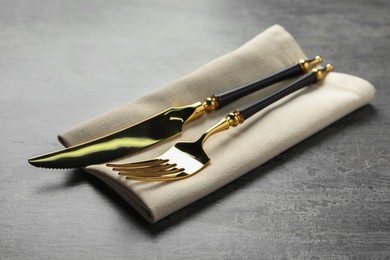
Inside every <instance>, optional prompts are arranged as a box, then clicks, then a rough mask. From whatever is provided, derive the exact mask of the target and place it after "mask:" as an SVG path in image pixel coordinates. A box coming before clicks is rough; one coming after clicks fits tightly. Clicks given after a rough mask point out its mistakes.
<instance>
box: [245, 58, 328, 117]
mask: <svg viewBox="0 0 390 260" xmlns="http://www.w3.org/2000/svg"><path fill="white" fill-rule="evenodd" d="M332 70H333V66H332V65H330V64H327V65H326V67H325V68H322V69H313V70H312V71H311V72H310V73H308V74H306V75H304V76H302V77H301V78H300V79H298V80H297V81H295V82H293V83H291V84H289V85H288V86H287V87H285V88H283V89H281V90H279V91H277V92H275V93H274V94H272V95H270V96H268V97H266V98H264V99H262V100H260V101H259V102H257V103H255V104H252V105H249V106H245V107H243V108H241V109H239V110H238V111H239V112H240V114H241V116H242V117H243V119H244V120H246V119H248V118H250V117H251V116H253V115H254V114H256V113H257V112H259V111H260V110H262V109H263V108H265V107H267V106H269V105H271V104H272V103H274V102H276V101H278V100H279V99H281V98H283V97H285V96H287V95H289V94H291V93H293V92H295V91H297V90H299V89H301V88H303V87H306V86H309V85H311V84H314V83H316V82H318V81H320V80H321V79H323V78H324V77H325V75H326V74H327V73H328V72H330V71H332Z"/></svg>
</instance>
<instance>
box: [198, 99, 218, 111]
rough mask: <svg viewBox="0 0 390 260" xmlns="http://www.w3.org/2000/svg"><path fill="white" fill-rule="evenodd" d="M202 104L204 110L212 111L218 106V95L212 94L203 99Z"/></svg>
mask: <svg viewBox="0 0 390 260" xmlns="http://www.w3.org/2000/svg"><path fill="white" fill-rule="evenodd" d="M202 106H203V107H204V109H205V111H206V112H207V113H210V112H213V111H215V110H217V109H218V108H219V100H218V97H216V96H212V97H208V98H206V100H205V101H203V103H202Z"/></svg>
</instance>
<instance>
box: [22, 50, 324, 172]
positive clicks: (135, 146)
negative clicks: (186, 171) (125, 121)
mask: <svg viewBox="0 0 390 260" xmlns="http://www.w3.org/2000/svg"><path fill="white" fill-rule="evenodd" d="M321 62H322V58H321V57H320V56H316V57H315V58H314V59H301V60H299V61H298V62H297V63H295V64H293V65H291V66H288V67H286V68H284V69H282V70H281V71H279V72H276V73H274V74H272V75H270V76H267V77H265V78H263V79H261V80H258V81H256V82H253V83H250V84H247V85H244V86H241V87H238V88H235V89H233V90H230V91H227V92H224V93H221V94H215V95H213V96H211V97H209V98H206V99H205V101H203V102H196V103H194V104H191V105H187V106H181V107H172V108H169V109H167V110H165V111H163V112H161V113H160V114H157V115H155V116H152V117H150V118H148V119H146V120H144V121H142V122H139V123H137V124H134V125H131V126H129V127H126V128H124V129H122V130H119V131H117V132H114V133H111V134H108V135H106V136H103V137H100V138H97V139H94V140H91V141H88V142H85V143H82V144H79V145H75V146H71V147H68V148H65V149H62V150H59V151H55V152H51V153H47V154H43V155H39V156H35V157H32V158H30V159H28V162H29V163H30V164H32V165H34V166H36V167H43V168H80V167H86V166H88V165H93V164H101V163H106V162H110V161H112V160H115V159H118V158H122V157H124V156H127V155H131V154H133V153H136V152H139V151H142V150H143V149H145V148H147V147H150V146H152V145H155V144H158V143H160V142H162V141H164V140H167V139H170V138H172V137H174V136H177V135H179V134H180V133H181V132H182V130H183V126H184V125H185V124H187V123H188V122H190V121H192V120H194V119H197V118H199V117H201V116H202V115H204V114H206V113H209V112H212V111H215V110H218V109H220V108H222V107H224V106H226V105H228V104H230V103H231V102H233V101H235V100H237V99H239V98H241V97H244V96H246V95H249V94H251V93H253V92H255V91H258V90H260V89H263V88H266V87H268V86H270V85H272V84H275V83H277V82H280V81H283V80H286V79H289V78H292V77H295V76H299V75H301V74H304V73H306V72H309V71H310V70H311V69H312V68H313V67H315V66H316V65H317V64H319V63H321Z"/></svg>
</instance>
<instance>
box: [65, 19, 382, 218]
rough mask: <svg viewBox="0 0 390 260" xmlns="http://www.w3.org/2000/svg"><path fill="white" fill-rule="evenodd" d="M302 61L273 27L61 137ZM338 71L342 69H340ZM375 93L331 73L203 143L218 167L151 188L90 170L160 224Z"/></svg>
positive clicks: (189, 130) (207, 121) (204, 122)
mask: <svg viewBox="0 0 390 260" xmlns="http://www.w3.org/2000/svg"><path fill="white" fill-rule="evenodd" d="M303 57H305V55H304V53H303V52H302V50H301V49H300V47H299V46H298V44H297V43H296V42H295V40H294V39H293V38H292V37H291V36H290V35H289V33H287V32H286V31H285V30H284V29H283V28H282V27H281V26H279V25H275V26H272V27H271V28H269V29H267V30H266V31H264V32H263V33H261V34H260V35H258V36H257V37H255V38H254V39H252V40H251V41H249V42H247V43H246V44H244V45H243V46H242V47H240V48H238V49H237V50H235V51H232V52H231V53H228V54H226V55H224V56H222V57H220V58H217V59H216V60H213V61H211V62H210V63H208V64H206V65H204V66H203V67H201V68H199V69H198V70H196V71H194V72H193V73H191V74H190V75H188V76H186V77H184V78H182V79H179V80H177V81H174V82H172V83H170V84H168V85H166V86H164V87H161V88H159V89H157V90H156V91H154V92H152V93H150V94H148V95H146V96H144V97H141V98H140V99H138V100H135V101H132V102H130V103H128V104H125V105H123V106H121V107H119V108H117V109H115V110H113V111H111V112H109V113H106V114H104V115H101V116H99V117H97V118H94V119H92V120H90V121H88V122H86V123H83V124H81V125H79V126H76V127H75V128H73V129H71V130H69V131H67V132H65V133H63V134H61V135H59V140H60V141H61V142H62V143H63V144H64V145H65V146H71V145H75V144H78V143H81V142H84V141H87V140H90V139H93V138H96V137H99V136H102V135H105V134H108V133H110V132H112V131H116V130H119V129H121V128H123V127H126V126H128V125H131V124H134V123H136V122H138V121H140V120H143V119H145V118H147V117H149V116H152V115H154V114H156V113H158V112H161V111H162V110H164V109H166V108H169V107H172V106H179V105H187V104H192V103H194V102H196V101H203V100H204V99H205V98H206V97H208V96H211V95H212V94H214V93H220V92H223V91H226V90H230V89H232V88H234V87H237V86H240V85H243V84H245V83H248V82H252V81H254V80H256V79H259V78H261V77H263V76H265V75H268V74H270V73H272V72H275V71H278V70H280V69H282V68H283V67H285V66H287V65H290V64H292V63H293V62H294V61H296V60H298V59H300V58H303ZM335 67H336V69H337V64H335ZM283 85H285V83H284V84H283ZM281 86H282V84H277V85H275V86H273V87H271V88H268V89H265V90H262V91H259V92H258V93H254V94H252V95H250V96H248V97H245V98H243V99H241V100H239V101H237V102H235V103H233V104H232V105H229V106H228V108H224V109H222V110H221V111H218V112H214V113H212V114H208V115H206V116H204V117H203V118H201V119H198V120H196V121H194V122H191V123H189V124H188V125H186V126H185V127H184V133H183V135H182V136H181V137H180V138H174V139H173V140H171V141H169V142H166V143H163V144H161V145H158V146H155V147H154V148H153V149H148V150H147V151H145V152H142V153H139V154H136V155H134V156H132V157H129V158H125V159H123V160H121V161H137V160H142V159H151V158H154V157H157V156H158V155H160V154H162V153H163V152H165V151H166V150H167V149H169V147H171V146H172V145H173V144H174V143H176V142H177V141H179V140H188V141H193V140H196V139H197V138H198V137H199V136H200V135H201V134H202V133H203V132H204V131H205V130H207V129H208V128H209V127H211V126H212V125H214V124H215V123H216V122H217V121H218V120H219V119H221V118H222V117H224V116H225V115H226V114H227V113H228V112H230V111H232V110H234V109H235V108H238V107H240V106H241V105H243V104H249V103H250V102H253V101H256V100H259V99H260V98H262V97H264V96H266V95H268V94H270V92H272V91H275V90H276V89H277V88H280V87H281ZM374 92H375V89H374V88H373V86H372V85H371V84H370V83H368V82H367V81H365V80H363V79H360V78H357V77H354V76H350V75H346V74H341V73H336V72H332V73H330V74H329V75H328V76H327V77H326V78H325V80H324V81H323V82H321V83H318V84H316V85H314V86H312V87H310V88H304V89H302V90H300V91H298V92H296V93H294V94H292V95H290V96H288V97H285V98H284V99H282V100H280V101H278V102H276V103H274V104H273V105H271V106H270V107H268V108H266V109H265V110H263V111H261V112H259V113H258V114H256V115H254V116H253V117H251V118H250V119H248V120H247V121H246V122H244V124H242V125H239V126H237V127H235V128H231V129H229V130H228V131H224V132H221V133H218V134H216V135H213V136H212V137H211V138H210V139H209V140H207V142H206V143H205V146H204V148H205V150H206V151H207V153H208V154H209V156H210V158H211V163H210V164H209V165H208V166H207V167H206V168H204V169H203V170H201V171H200V172H199V173H197V174H196V175H195V176H193V177H191V178H188V179H184V180H180V181H176V182H167V183H144V182H137V181H129V180H126V179H125V178H124V177H123V176H119V175H118V174H117V173H115V172H113V171H112V170H111V168H108V167H106V166H105V165H93V166H89V167H87V168H85V169H84V170H85V171H86V172H88V173H90V174H92V175H94V176H96V177H97V178H99V179H101V180H102V181H103V182H105V183H107V184H108V185H109V186H110V187H111V188H112V189H114V190H115V191H116V192H117V193H118V194H120V195H121V196H122V197H123V198H124V199H125V200H126V201H127V202H128V203H129V204H131V205H132V206H133V207H134V208H135V209H136V210H137V211H138V212H139V213H140V214H141V215H142V216H143V217H145V219H147V220H148V221H149V222H152V223H154V222H156V221H158V220H160V219H162V218H164V217H166V216H167V215H169V214H171V213H173V212H175V211H177V210H179V209H181V208H183V207H185V206H186V205H188V204H190V203H192V202H194V201H196V200H198V199H200V198H202V197H204V196H206V195H208V194H210V193H211V192H213V191H215V190H217V189H219V188H220V187H222V186H224V185H226V184H227V183H229V182H231V181H233V180H234V179H236V178H238V177H240V176H241V175H243V174H245V173H247V172H249V171H251V170H252V169H254V168H256V167H258V166H259V165H261V164H263V163H264V162H266V161H267V160H269V159H271V158H272V157H274V156H276V155H278V154H279V153H281V152H283V151H285V150H286V149H288V148H290V147H291V146H293V145H294V144H296V143H298V142H300V141H302V140H303V139H305V138H307V137H309V136H310V135H312V134H314V133H316V132H317V131H319V130H321V129H322V128H324V127H326V126H328V125H329V124H331V123H333V122H335V121H336V120H338V119H339V118H341V117H343V116H345V115H347V114H348V113H350V112H352V111H353V110H355V109H357V108H359V107H361V106H363V105H365V104H367V103H368V102H369V101H370V100H371V99H372V98H373V96H374Z"/></svg>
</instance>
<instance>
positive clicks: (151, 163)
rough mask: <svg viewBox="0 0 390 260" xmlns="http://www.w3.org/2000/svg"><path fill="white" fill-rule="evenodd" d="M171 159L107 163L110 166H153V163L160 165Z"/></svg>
mask: <svg viewBox="0 0 390 260" xmlns="http://www.w3.org/2000/svg"><path fill="white" fill-rule="evenodd" d="M168 161H169V160H166V159H153V160H148V161H142V162H132V163H107V164H106V165H107V166H108V167H115V168H119V167H142V166H153V165H160V164H164V163H167V162H168Z"/></svg>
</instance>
